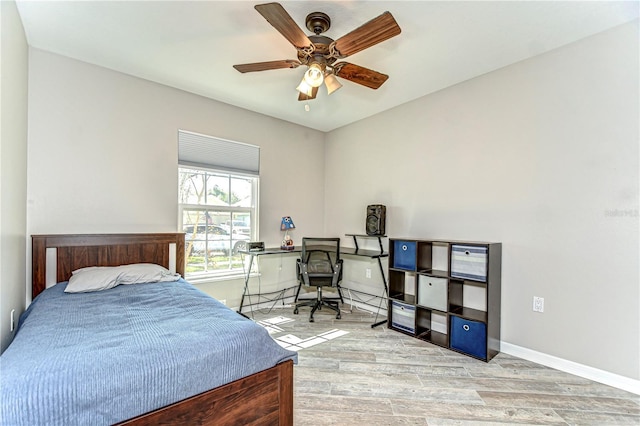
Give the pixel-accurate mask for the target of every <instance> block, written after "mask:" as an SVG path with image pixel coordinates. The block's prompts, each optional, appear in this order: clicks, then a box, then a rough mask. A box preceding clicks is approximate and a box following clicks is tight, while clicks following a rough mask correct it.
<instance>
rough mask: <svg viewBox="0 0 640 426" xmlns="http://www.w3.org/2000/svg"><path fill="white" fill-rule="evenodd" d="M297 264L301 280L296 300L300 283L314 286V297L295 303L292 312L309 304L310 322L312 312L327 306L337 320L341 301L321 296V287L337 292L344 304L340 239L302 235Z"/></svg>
mask: <svg viewBox="0 0 640 426" xmlns="http://www.w3.org/2000/svg"><path fill="white" fill-rule="evenodd" d="M296 267H297V272H298V280H299V282H300V284H299V286H298V292H297V294H296V301H297V300H298V296H299V294H300V288H301V287H302V285H303V284H304V285H305V286H307V287H311V286H315V287H316V298H315V299H312V300H308V301H305V302H301V303H297V304H296V306H295V309H294V310H293V313H294V314H297V313H298V309H299V308H300V307H302V306H311V314H310V315H309V322H313V314H314V313H315V312H316V310H319V309H322V307H323V306H326V307H328V308H329V309H332V310H334V311H335V312H336V319H340V304H339V303H338V301H337V300H332V299H327V298H324V297H323V296H322V287H334V288H336V289H337V291H338V295H339V296H340V301H341V302H342V303H344V300H343V299H342V292H341V291H340V280H342V259H340V238H308V237H307V238H302V253H301V255H300V259H298V261H297V265H296Z"/></svg>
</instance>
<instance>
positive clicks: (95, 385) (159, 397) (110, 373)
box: [0, 279, 297, 425]
mask: <svg viewBox="0 0 640 426" xmlns="http://www.w3.org/2000/svg"><path fill="white" fill-rule="evenodd" d="M66 284H67V283H66V282H64V283H59V284H57V285H55V286H53V287H51V288H49V289H47V290H45V291H44V292H43V293H42V294H40V295H39V296H38V297H37V298H36V299H35V300H34V301H33V303H32V304H31V305H30V306H29V308H28V309H27V310H26V311H25V313H24V314H23V315H22V316H21V318H20V324H19V328H18V330H17V333H16V335H15V338H14V340H13V342H12V343H11V345H10V346H9V347H8V348H7V349H6V351H5V352H4V353H3V354H2V356H0V374H1V376H2V380H0V398H1V404H0V419H1V422H2V424H7V425H40V424H48V425H49V424H50V425H101V424H113V423H117V422H120V421H122V420H125V419H128V418H131V417H135V416H137V415H140V414H143V413H146V412H149V411H152V410H155V409H158V408H160V407H163V406H166V405H168V404H171V403H173V402H177V401H180V400H182V399H185V398H187V397H189V396H192V395H196V394H199V393H201V392H204V391H206V390H209V389H212V388H215V387H218V386H221V385H223V384H226V383H229V382H232V381H234V380H237V379H240V378H242V377H245V376H248V375H251V374H253V373H257V372H259V371H262V370H265V369H267V368H270V367H273V366H274V365H276V364H278V363H281V362H283V361H286V360H289V359H291V360H293V361H294V362H297V354H296V353H295V352H291V351H288V350H285V349H283V348H282V347H280V346H279V345H278V344H276V343H275V342H274V341H273V339H272V338H271V337H269V334H268V332H267V331H266V330H265V329H264V328H263V327H261V326H260V325H257V324H256V323H254V322H253V321H251V320H249V319H246V318H244V317H242V316H241V315H239V314H237V313H236V312H234V311H232V310H231V309H229V308H227V307H226V306H224V305H222V304H221V303H220V302H218V301H217V300H215V299H213V298H211V297H209V296H208V295H206V294H204V293H202V292H201V291H199V290H198V289H196V288H195V287H193V286H192V285H191V284H189V283H188V282H186V281H184V280H183V279H180V280H179V281H177V282H167V283H147V284H135V285H120V286H118V287H115V288H112V289H109V290H104V291H99V292H93V293H76V294H68V293H64V288H65V286H66Z"/></svg>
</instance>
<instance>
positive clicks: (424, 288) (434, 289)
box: [418, 275, 448, 312]
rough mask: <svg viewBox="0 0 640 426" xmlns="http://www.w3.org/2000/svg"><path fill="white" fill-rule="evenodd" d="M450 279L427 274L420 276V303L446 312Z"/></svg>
mask: <svg viewBox="0 0 640 426" xmlns="http://www.w3.org/2000/svg"><path fill="white" fill-rule="evenodd" d="M447 287H448V281H447V279H446V278H436V277H430V276H427V275H419V276H418V305H420V306H424V307H425V308H431V309H437V310H438V311H443V312H446V311H447V309H448V303H447V294H448V288H447Z"/></svg>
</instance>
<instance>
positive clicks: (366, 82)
mask: <svg viewBox="0 0 640 426" xmlns="http://www.w3.org/2000/svg"><path fill="white" fill-rule="evenodd" d="M334 69H335V75H337V76H338V77H342V78H344V79H347V80H349V81H353V82H354V83H358V84H361V85H363V86H366V87H369V88H371V89H377V88H378V87H380V86H382V84H383V83H384V82H385V81H387V79H388V78H389V76H388V75H386V74H381V73H379V72H377V71H374V70H370V69H368V68H365V67H361V66H360V65H354V64H350V63H348V62H339V63H337V64H335V65H334Z"/></svg>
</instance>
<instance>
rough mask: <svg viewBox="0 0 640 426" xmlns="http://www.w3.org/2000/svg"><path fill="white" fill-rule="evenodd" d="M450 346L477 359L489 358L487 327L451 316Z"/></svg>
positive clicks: (480, 323)
mask: <svg viewBox="0 0 640 426" xmlns="http://www.w3.org/2000/svg"><path fill="white" fill-rule="evenodd" d="M449 339H450V340H449V342H450V343H449V346H451V348H452V349H457V350H459V351H461V352H464V353H467V354H469V355H472V356H475V357H477V358H481V359H486V358H487V325H486V324H484V323H482V322H477V321H471V320H468V319H465V318H460V317H458V316H455V315H451V333H450V336H449Z"/></svg>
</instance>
